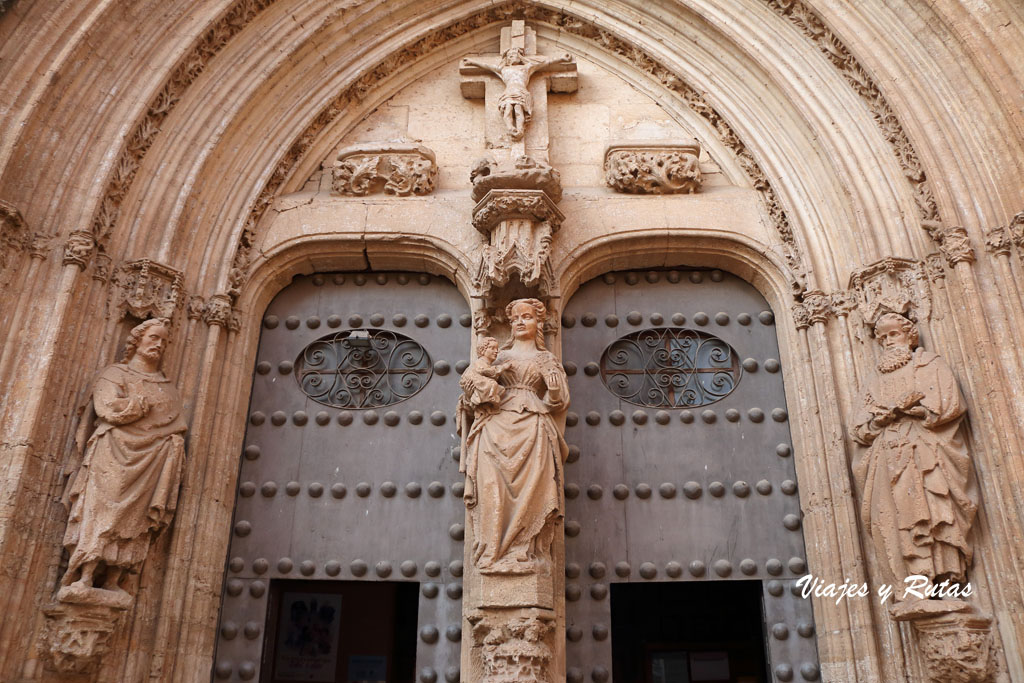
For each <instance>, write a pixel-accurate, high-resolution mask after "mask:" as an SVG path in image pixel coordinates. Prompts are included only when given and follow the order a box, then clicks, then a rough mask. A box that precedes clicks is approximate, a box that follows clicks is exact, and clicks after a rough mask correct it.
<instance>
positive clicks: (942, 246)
mask: <svg viewBox="0 0 1024 683" xmlns="http://www.w3.org/2000/svg"><path fill="white" fill-rule="evenodd" d="M934 235H935V236H936V239H937V240H938V242H939V251H940V252H941V253H942V256H943V257H945V259H946V263H948V264H949V265H950V266H955V265H956V264H958V263H961V262H967V263H974V261H975V258H974V248H973V247H971V240H970V238H968V236H967V230H966V229H964V228H963V227H960V226H956V225H951V226H944V227H939V228H937V229H936V230H935V233H934Z"/></svg>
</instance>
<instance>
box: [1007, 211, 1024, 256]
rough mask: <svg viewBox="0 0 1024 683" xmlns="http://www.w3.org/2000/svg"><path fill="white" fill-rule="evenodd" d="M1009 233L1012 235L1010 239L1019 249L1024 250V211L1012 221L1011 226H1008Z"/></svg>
mask: <svg viewBox="0 0 1024 683" xmlns="http://www.w3.org/2000/svg"><path fill="white" fill-rule="evenodd" d="M1006 229H1007V231H1008V232H1009V233H1010V239H1011V240H1012V241H1013V243H1014V244H1016V245H1017V247H1018V248H1022V249H1024V211H1021V212H1020V213H1018V214H1017V215H1016V216H1014V217H1013V218H1012V219H1011V220H1010V225H1009V226H1007V228H1006Z"/></svg>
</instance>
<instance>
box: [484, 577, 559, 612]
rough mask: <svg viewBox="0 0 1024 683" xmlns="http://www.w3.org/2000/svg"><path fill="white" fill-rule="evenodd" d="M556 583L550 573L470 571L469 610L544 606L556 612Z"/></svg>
mask: <svg viewBox="0 0 1024 683" xmlns="http://www.w3.org/2000/svg"><path fill="white" fill-rule="evenodd" d="M553 586H554V581H553V577H552V576H551V572H550V570H549V571H539V572H535V573H532V574H502V575H493V574H481V573H480V572H478V571H472V572H467V575H466V578H465V587H464V588H465V596H466V597H465V598H464V599H465V600H466V606H467V608H470V609H473V608H491V607H499V608H502V607H541V608H544V609H554V605H555V600H554V588H553Z"/></svg>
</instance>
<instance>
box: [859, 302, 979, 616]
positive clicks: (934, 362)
mask: <svg viewBox="0 0 1024 683" xmlns="http://www.w3.org/2000/svg"><path fill="white" fill-rule="evenodd" d="M875 338H876V339H877V340H878V342H879V344H880V345H881V346H882V349H883V351H882V358H881V360H880V361H879V363H878V372H879V375H878V377H877V378H876V382H875V383H874V386H873V387H872V388H871V389H870V391H868V392H867V394H866V395H865V397H864V399H865V400H864V403H865V409H864V411H863V414H862V415H861V416H860V417H858V418H857V420H856V421H855V425H854V427H853V430H852V437H853V439H854V440H855V441H856V442H857V443H859V444H862V445H864V446H867V447H868V450H867V452H866V453H865V454H864V455H863V457H861V458H860V460H859V461H858V462H857V463H856V464H855V465H854V468H853V471H854V476H855V478H856V481H857V485H858V487H859V489H860V494H861V508H860V512H861V520H862V521H863V523H864V528H865V529H866V530H867V532H868V533H869V534H870V537H871V540H872V543H873V545H874V548H875V555H876V556H877V562H878V565H879V567H880V569H881V572H882V576H883V579H884V581H885V582H887V583H889V584H890V585H892V586H894V588H895V589H896V590H895V594H894V595H895V597H896V598H897V599H898V600H899V599H902V597H903V595H904V592H903V587H904V580H905V579H906V578H907V577H908V576H912V575H922V576H926V577H928V579H929V580H930V581H931V582H932V583H933V584H938V583H940V582H942V581H946V580H948V581H949V582H950V583H951V584H962V583H965V582H966V580H967V578H966V573H967V569H968V567H969V566H970V564H971V560H972V556H973V551H972V548H971V543H970V541H969V540H968V533H969V531H970V529H971V524H972V523H973V522H974V516H975V513H976V512H977V508H978V506H977V502H976V500H975V499H974V496H973V494H972V493H971V492H970V491H969V483H968V482H969V480H970V478H971V474H970V470H971V458H970V454H969V453H968V451H967V444H966V443H965V440H964V434H963V429H961V427H962V425H963V420H964V414H965V412H966V410H967V407H966V404H965V403H964V399H963V396H962V395H961V393H960V390H959V388H958V387H957V383H956V378H955V377H954V376H953V373H952V371H951V370H950V368H949V366H948V365H946V363H945V361H943V360H942V358H940V357H939V356H937V355H936V354H934V353H932V352H930V351H925V350H924V349H922V348H919V347H918V331H917V326H916V325H915V324H914V323H913V322H911V321H910V320H908V319H907V318H905V317H903V316H902V315H897V314H895V313H888V314H885V315H883V316H881V317H880V318H879V319H878V321H877V323H876V324H875Z"/></svg>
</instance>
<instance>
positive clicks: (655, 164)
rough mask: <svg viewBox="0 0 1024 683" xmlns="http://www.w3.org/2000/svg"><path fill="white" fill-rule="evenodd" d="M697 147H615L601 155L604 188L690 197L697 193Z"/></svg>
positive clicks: (693, 144)
mask: <svg viewBox="0 0 1024 683" xmlns="http://www.w3.org/2000/svg"><path fill="white" fill-rule="evenodd" d="M699 159H700V143H698V142H697V141H696V140H692V141H690V142H672V143H669V142H666V143H652V144H635V143H628V142H624V143H617V144H613V145H610V146H609V147H608V149H607V150H606V151H605V153H604V174H605V176H604V177H605V181H606V182H607V183H608V186H609V187H610V188H612V189H613V190H616V191H617V192H625V193H629V194H677V193H682V192H685V193H693V192H696V191H697V190H699V189H700V185H701V182H702V178H701V173H700V162H699Z"/></svg>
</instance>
